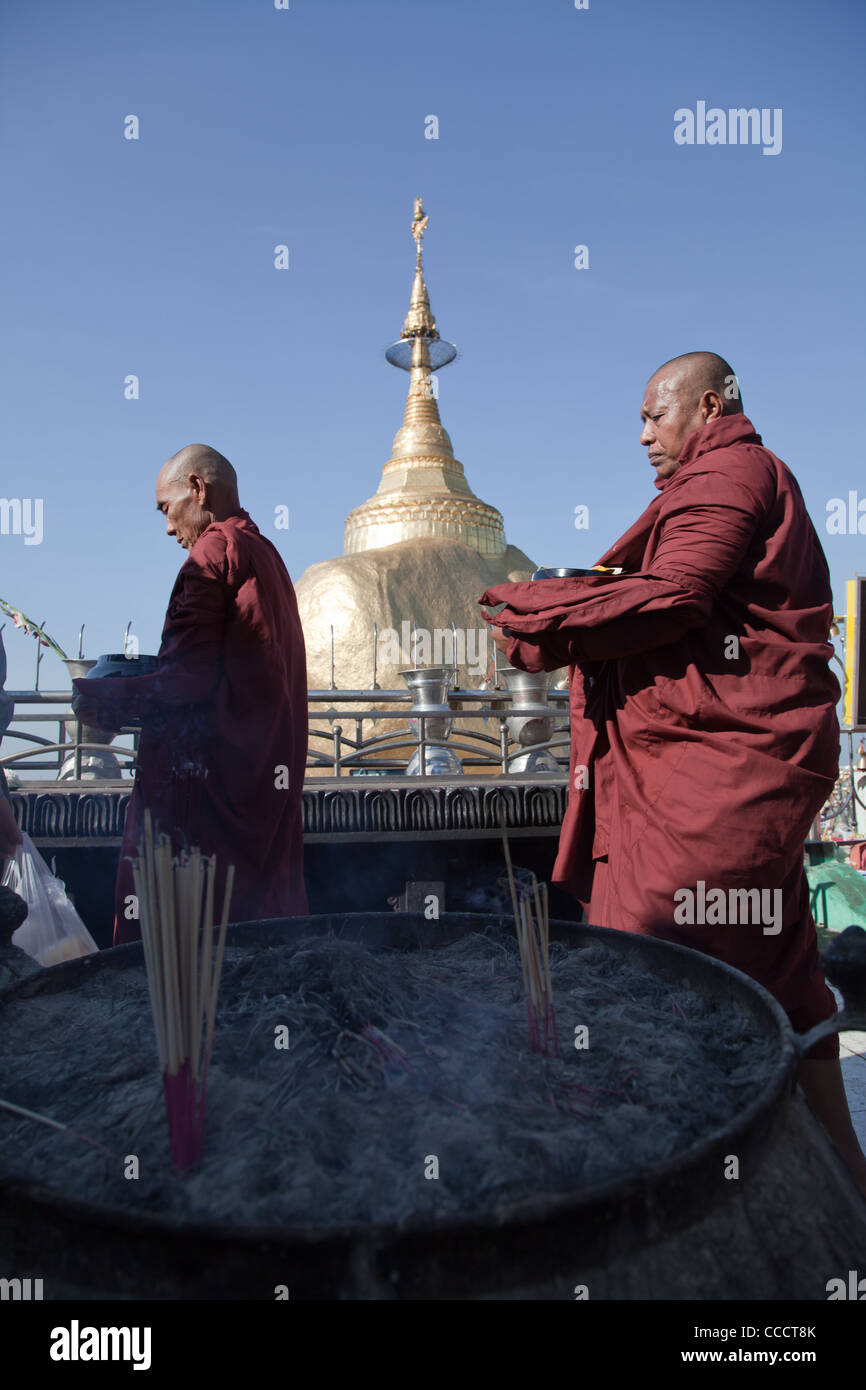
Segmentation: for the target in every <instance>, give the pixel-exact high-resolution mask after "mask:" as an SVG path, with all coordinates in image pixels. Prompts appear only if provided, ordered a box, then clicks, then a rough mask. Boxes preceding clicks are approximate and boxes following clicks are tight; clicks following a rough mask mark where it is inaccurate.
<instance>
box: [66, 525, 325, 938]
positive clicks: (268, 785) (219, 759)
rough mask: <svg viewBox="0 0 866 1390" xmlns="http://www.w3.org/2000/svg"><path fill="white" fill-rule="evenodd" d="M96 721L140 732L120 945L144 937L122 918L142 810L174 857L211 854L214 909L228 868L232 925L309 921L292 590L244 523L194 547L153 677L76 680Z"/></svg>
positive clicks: (123, 865)
mask: <svg viewBox="0 0 866 1390" xmlns="http://www.w3.org/2000/svg"><path fill="white" fill-rule="evenodd" d="M74 684H75V689H76V691H77V692H78V693H79V694H80V695H83V696H85V697H86V699H87V700H88V702H89V703H90V702H96V703H97V706H98V708H97V716H98V717H97V719H96V720H94V721H93V722H100V723H102V725H103V727H106V728H118V727H119V725H120V724H121V723H124V722H126V721H127V720H129V719H131V718H139V719H141V720H142V725H143V729H142V734H141V742H140V748H139V757H138V774H137V776H136V781H135V787H134V790H133V793H132V797H131V799H130V803H129V809H128V811H127V816H126V824H125V827H124V833H123V844H122V847H121V852H120V853H121V857H120V865H119V868H118V875H117V887H116V897H115V910H116V917H115V942H118V941H127V940H131V939H134V938H136V937H137V936H139V935H140V931H139V926H138V922H137V921H136V920H134V919H132V920H130V919H128V918H127V916H126V912H125V907H126V899H127V897H128V895H130V894H132V893H133V892H134V889H133V883H132V872H131V866H130V864H129V862H128V856H130V855H134V854H136V853H137V851H138V845H139V843H140V840H141V835H142V824H143V811H144V808H145V807H148V808H149V809H150V811H151V814H152V816H153V818H154V823H155V825H158V827H159V829H160V830H161V831H166V832H167V833H170V834H171V835H172V839H173V841H174V844H175V847H176V848H182V847H183V846H184V845H199V846H200V847H201V849H202V850H203V851H204V852H205V853H206V854H215V855H216V856H217V867H218V878H217V899H216V902H217V907H219V906H220V904H221V902H222V896H221V894H222V884H223V882H224V877H225V871H226V869H227V867H228V865H229V864H234V866H235V883H234V891H233V895H232V904H231V914H230V919H231V921H233V922H240V921H246V920H250V919H255V918H264V917H283V916H288V915H294V914H300V913H304V912H306V911H307V896H306V890H305V887H304V870H303V825H302V816H301V798H302V793H303V785H304V767H305V764H306V755H307V672H306V653H305V649H304V635H303V631H302V628H301V622H300V618H299V616H298V605H297V602H296V599H295V591H294V588H293V587H292V581H291V579H290V578H289V575H288V572H287V571H286V567H285V565H284V564H283V561H282V558H281V556H280V554H279V552H278V551H277V549H276V548H275V547H274V546H273V545H272V544H271V542H270V541H269V540H266V539H265V537H264V536H262V535H261V534H260V532H259V530H258V527H257V526H256V525H255V523H254V522H253V521H252V519H251V517H250V516H249V515H248V513H247V512H245V511H240V510H239V511H238V512H236V513H235V514H234V515H233V516H230V517H228V518H227V519H226V520H225V521H217V522H213V523H212V524H211V525H210V526H208V527H207V529H206V530H205V531H204V532H202V534H201V536H199V538H198V540H197V541H196V542H195V544H194V545H193V546H192V548H191V549H190V552H189V557H188V559H187V561H186V563H185V564H184V565H183V567H182V568H181V570H180V573H179V574H178V576H177V581H176V583H175V586H174V589H173V591H172V595H171V600H170V602H169V606H168V613H167V615H166V620H165V626H164V628H163V632H162V645H161V646H160V649H159V669H158V670H157V671H155V672H154V673H153V674H152V675H148V676H135V677H122V678H121V677H116V678H111V677H106V678H105V679H103V680H99V681H93V680H88V679H83V680H77V681H75V682H74Z"/></svg>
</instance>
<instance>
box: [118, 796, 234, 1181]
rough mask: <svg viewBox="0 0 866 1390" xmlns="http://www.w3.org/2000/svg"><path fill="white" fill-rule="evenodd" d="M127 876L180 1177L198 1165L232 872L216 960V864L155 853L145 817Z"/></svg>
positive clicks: (198, 856)
mask: <svg viewBox="0 0 866 1390" xmlns="http://www.w3.org/2000/svg"><path fill="white" fill-rule="evenodd" d="M132 872H133V877H134V880H135V891H136V893H137V895H138V903H139V920H140V923H141V939H142V942H143V943H144V960H145V965H146V967H147V984H148V989H149V991H150V1003H151V1010H152V1012H153V1024H154V1029H155V1032H156V1045H157V1050H158V1052H159V1064H160V1068H161V1070H162V1079H163V1086H164V1088H165V1106H166V1113H167V1116H168V1129H169V1135H170V1139H171V1158H172V1163H173V1165H174V1167H175V1168H176V1169H177V1170H178V1171H179V1172H185V1171H186V1170H187V1169H188V1168H190V1167H191V1166H192V1164H193V1163H195V1162H196V1160H197V1159H198V1157H199V1155H200V1153H201V1146H202V1139H203V1136H204V1103H205V1088H206V1086H207V1072H208V1064H209V1062H210V1055H211V1049H212V1048H213V1034H214V1023H215V1021H216V1010H217V995H218V993H219V984H220V974H221V973H222V963H223V951H224V949H225V939H226V927H227V926H228V920H229V905H230V903H231V895H232V885H233V883H234V875H235V870H234V865H231V866H230V867H229V869H228V872H227V874H226V883H225V894H224V897H223V910H222V917H221V919H220V927H219V937H218V940H217V943H216V951H215V952H214V917H213V907H214V883H215V880H216V859H215V858H214V857H211V858H209V859H208V858H206V857H205V856H203V855H202V853H201V851H200V850H199V849H191V850H190V851H189V854H187V855H181V856H178V857H177V858H175V857H174V855H173V852H172V847H171V841H170V839H169V838H168V836H167V835H161V836H160V837H159V840H158V842H157V844H156V845H155V844H154V837H153V826H152V823H151V818H150V812H149V811H145V813H144V844H143V845H141V846H140V847H139V858H138V859H137V860H134V861H133V866H132Z"/></svg>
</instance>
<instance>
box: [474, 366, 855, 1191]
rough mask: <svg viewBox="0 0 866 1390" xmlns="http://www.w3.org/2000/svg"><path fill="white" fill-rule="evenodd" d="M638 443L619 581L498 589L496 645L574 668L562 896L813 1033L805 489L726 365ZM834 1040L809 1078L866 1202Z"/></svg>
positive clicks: (660, 409) (656, 398)
mask: <svg viewBox="0 0 866 1390" xmlns="http://www.w3.org/2000/svg"><path fill="white" fill-rule="evenodd" d="M641 418H642V419H643V421H644V426H643V431H642V434H641V443H642V444H644V445H646V446H647V448H648V451H649V458H650V462H651V463H652V464H653V465H654V467H655V469H656V478H655V486H656V488H657V489H658V496H657V497H656V498H655V500H654V501H653V502H651V503H650V505H649V506H648V507H647V509H646V511H645V512H644V513H643V515H642V516H641V517H640V518H639V519H638V520H637V521H636V522H635V524H634V525H633V526H632V527H631V528H630V529H629V530H628V531H627V532H626V533H625V535H624V536H622V537H621V538H620V539H619V540H618V541H617V542H616V544H615V545H613V546H612V547H611V548H610V550H608V551H607V552H606V553H605V554H604V555H602V556H601V559H600V561H599V564H602V565H605V566H608V567H611V568H613V567H620V568H621V569H622V570H623V571H624V573H623V574H621V575H618V576H613V575H605V574H598V575H595V576H591V577H587V578H574V579H561V580H555V579H549V580H540V581H536V582H534V583H532V582H530V583H520V584H501V585H498V586H496V587H495V588H492V589H489V590H488V591H487V592H486V593H485V594H484V595H483V598H482V599H481V602H482V603H488V604H500V603H503V602H504V603H505V604H506V605H507V606H506V608H505V609H503V610H502V611H501V612H500V613H499V614H497V616H496V617H495V619H493V620H492V621H493V622H494V623H495V625H496V626H495V640H496V642H497V645H498V646H499V647H500V649H501V650H503V651H504V652H505V653H506V655H507V658H508V660H509V661H510V662H511V663H512V665H514V666H517V667H520V668H521V669H523V670H527V671H542V670H554V669H557V668H558V667H561V666H564V665H568V666H569V667H570V708H571V767H570V784H569V800H568V808H567V811H566V815H565V819H564V821H563V826H562V834H561V838H560V845H559V854H558V857H557V860H556V864H555V867H554V871H553V881H554V882H555V883H559V884H561V885H562V886H563V887H565V888H566V889H568V890H570V891H571V892H572V893H573V894H574V895H575V896H576V897H577V898H578V899H579V900H580V901H581V902H582V903H583V904H584V907H585V910H586V913H587V917H588V920H589V921H591V922H594V923H597V924H598V925H600V926H606V927H614V928H617V929H619V930H621V931H632V932H638V933H644V934H647V935H651V936H658V937H662V938H665V939H667V940H671V941H676V942H678V943H680V944H682V945H687V946H691V947H694V948H697V949H698V950H702V951H705V952H707V953H708V954H710V955H713V956H716V957H718V958H719V959H721V960H725V961H727V962H728V963H729V964H731V965H734V966H736V967H737V968H739V969H740V970H743V971H745V972H746V973H747V974H749V975H751V976H753V977H754V978H755V979H756V980H759V981H760V982H761V983H762V984H763V985H764V986H765V987H766V988H767V989H768V990H769V991H770V992H771V993H772V994H774V995H775V997H776V998H777V999H778V1000H779V1002H780V1003H781V1005H782V1007H783V1008H784V1009H785V1010H786V1012H787V1014H788V1017H789V1018H790V1020H791V1023H792V1025H793V1027H794V1028H795V1029H796V1030H797V1031H798V1032H802V1031H805V1030H806V1029H807V1028H809V1027H811V1026H812V1025H813V1024H815V1023H818V1022H820V1021H821V1020H822V1019H825V1018H828V1017H830V1016H831V1015H832V1014H833V1013H834V1012H835V1009H836V1006H835V1002H834V999H833V996H832V994H831V992H830V990H829V988H828V987H827V985H826V983H825V981H824V977H823V974H822V971H821V967H820V964H819V961H818V951H817V939H816V933H815V925H814V922H813V920H812V916H811V913H810V909H809V891H808V884H807V880H806V875H805V870H804V863H803V846H804V841H805V839H806V836H807V834H808V830H809V826H810V825H811V823H812V821H813V820H814V818H815V816H816V815H817V814H818V812H819V811H820V809H821V807H822V806H823V804H824V802H825V801H826V800H827V798H828V796H829V795H830V792H831V791H832V789H833V786H834V783H835V781H836V777H837V772H838V759H839V726H838V722H837V716H836V703H837V701H838V699H839V694H840V692H839V685H838V682H837V680H836V678H835V676H834V675H833V674H832V672H831V670H830V667H829V664H828V663H829V659H830V656H831V654H832V647H831V645H830V642H829V628H830V623H831V620H832V615H833V606H832V594H831V589H830V577H829V572H828V568H827V562H826V560H825V558H824V553H823V551H822V549H821V545H820V542H819V540H818V537H817V535H816V533H815V530H814V527H813V526H812V523H811V521H810V519H809V516H808V514H807V512H806V508H805V505H804V502H803V498H802V496H801V493H800V489H799V487H798V486H797V483H796V480H795V479H794V477H793V475H792V474H791V473H790V472H789V470H788V469H787V467H786V466H785V464H784V463H782V462H781V461H780V460H779V459H777V458H776V457H775V456H774V455H773V454H771V453H770V452H769V450H768V449H765V448H764V447H763V445H762V443H761V437H760V435H758V434H757V433H756V432H755V430H754V428H753V426H752V424H751V423H750V421H749V420H748V419H747V418H746V416H745V415H744V414H743V413H742V403H741V400H740V396H739V389H738V386H737V382H736V377H735V376H734V374H733V372H732V371H731V368H730V366H729V365H728V363H726V362H725V361H724V360H723V359H722V358H720V357H718V356H716V355H715V354H712V353H689V354H686V355H685V356H684V357H682V358H677V359H675V360H674V361H673V362H670V363H666V364H665V365H664V366H663V367H661V368H659V370H658V371H657V372H656V373H655V375H654V376H653V377H652V379H651V380H650V382H649V384H648V386H647V390H646V394H645V396H644V401H643V406H642V409H641ZM838 1052H839V1048H838V1039H837V1038H836V1037H835V1036H834V1037H831V1038H829V1039H826V1040H824V1041H823V1042H822V1043H819V1044H818V1045H817V1046H816V1047H815V1048H814V1049H813V1051H812V1053H811V1054H810V1057H809V1059H808V1060H807V1061H806V1062H805V1063H804V1065H803V1067H802V1070H801V1074H800V1080H801V1084H802V1085H803V1088H804V1090H805V1091H806V1094H807V1096H808V1098H809V1100H810V1102H811V1104H812V1106H813V1108H814V1109H815V1110H816V1111H817V1112H818V1114H819V1117H820V1118H821V1119H822V1120H823V1122H824V1124H825V1125H826V1126H827V1128H828V1130H829V1131H830V1133H831V1134H832V1135H833V1138H834V1139H835V1140H836V1143H837V1145H838V1147H839V1148H840V1150H842V1152H843V1154H844V1156H845V1157H846V1159H847V1161H848V1162H849V1165H850V1166H851V1168H852V1171H854V1173H855V1176H856V1177H857V1180H858V1182H859V1183H860V1185H861V1186H862V1187H863V1190H864V1192H866V1159H864V1156H863V1154H862V1152H861V1150H860V1147H859V1145H858V1143H857V1139H856V1136H855V1134H854V1130H853V1128H852V1126H851V1121H850V1116H849V1114H848V1107H847V1101H846V1099H845V1091H844V1087H843V1084H842V1075H841V1070H840V1068H839V1063H838V1060H834V1059H838Z"/></svg>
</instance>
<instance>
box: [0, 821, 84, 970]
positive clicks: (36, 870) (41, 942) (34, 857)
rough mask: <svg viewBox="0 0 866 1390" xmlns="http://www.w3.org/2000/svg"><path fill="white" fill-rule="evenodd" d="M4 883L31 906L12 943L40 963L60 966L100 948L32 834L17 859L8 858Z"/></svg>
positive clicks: (24, 842) (26, 838) (14, 933)
mask: <svg viewBox="0 0 866 1390" xmlns="http://www.w3.org/2000/svg"><path fill="white" fill-rule="evenodd" d="M3 885H4V887H6V888H11V889H12V891H13V892H14V893H17V894H18V896H19V897H20V898H23V899H24V901H25V902H26V904H27V907H28V909H29V911H28V913H27V919H26V921H24V922H22V923H21V926H20V927H19V928H18V930H17V931H15V932H13V934H12V945H13V946H17V947H18V948H19V950H22V951H25V952H26V954H27V955H28V956H32V957H33V959H34V960H38V962H39V964H40V965H59V963H60V962H61V961H64V960H74V958H75V957H76V956H89V955H90V954H91V952H93V951H98V950H99V947H98V946H97V944H96V942H95V941H94V940H93V937H92V936H91V935H90V932H89V931H88V930H87V928H86V926H85V925H84V923H83V922H82V920H81V918H80V917H79V915H78V913H77V912H76V911H75V908H74V907H73V906H72V903H71V902H70V901H69V899H68V898H67V896H66V890H65V888H64V885H63V884H62V883H61V881H60V879H59V878H55V877H54V875H53V873H52V872H51V870H50V869H49V867H48V865H47V864H46V863H45V860H44V859H43V858H42V855H41V854H40V853H39V851H38V849H37V848H36V846H35V845H34V843H33V841H32V840H31V839H30V836H29V835H24V836H23V843H22V844H20V845H19V846H18V848H17V849H16V851H15V856H14V858H12V859H9V860H8V861H7V864H6V871H5V873H4V875H3Z"/></svg>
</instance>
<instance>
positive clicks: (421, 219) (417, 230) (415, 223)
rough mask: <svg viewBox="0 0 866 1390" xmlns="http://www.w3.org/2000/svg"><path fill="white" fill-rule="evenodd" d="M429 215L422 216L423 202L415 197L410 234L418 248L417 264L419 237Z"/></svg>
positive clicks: (425, 226) (419, 259)
mask: <svg viewBox="0 0 866 1390" xmlns="http://www.w3.org/2000/svg"><path fill="white" fill-rule="evenodd" d="M429 221H430V218H429V217H425V216H424V204H423V202H422V201H421V199H420V198H416V199H415V215H414V217H413V218H412V235H413V237H414V238H415V245H416V247H417V248H418V265H419V267H420V265H421V238H422V237H423V235H424V233H425V231H426V230H427V223H428V222H429Z"/></svg>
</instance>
